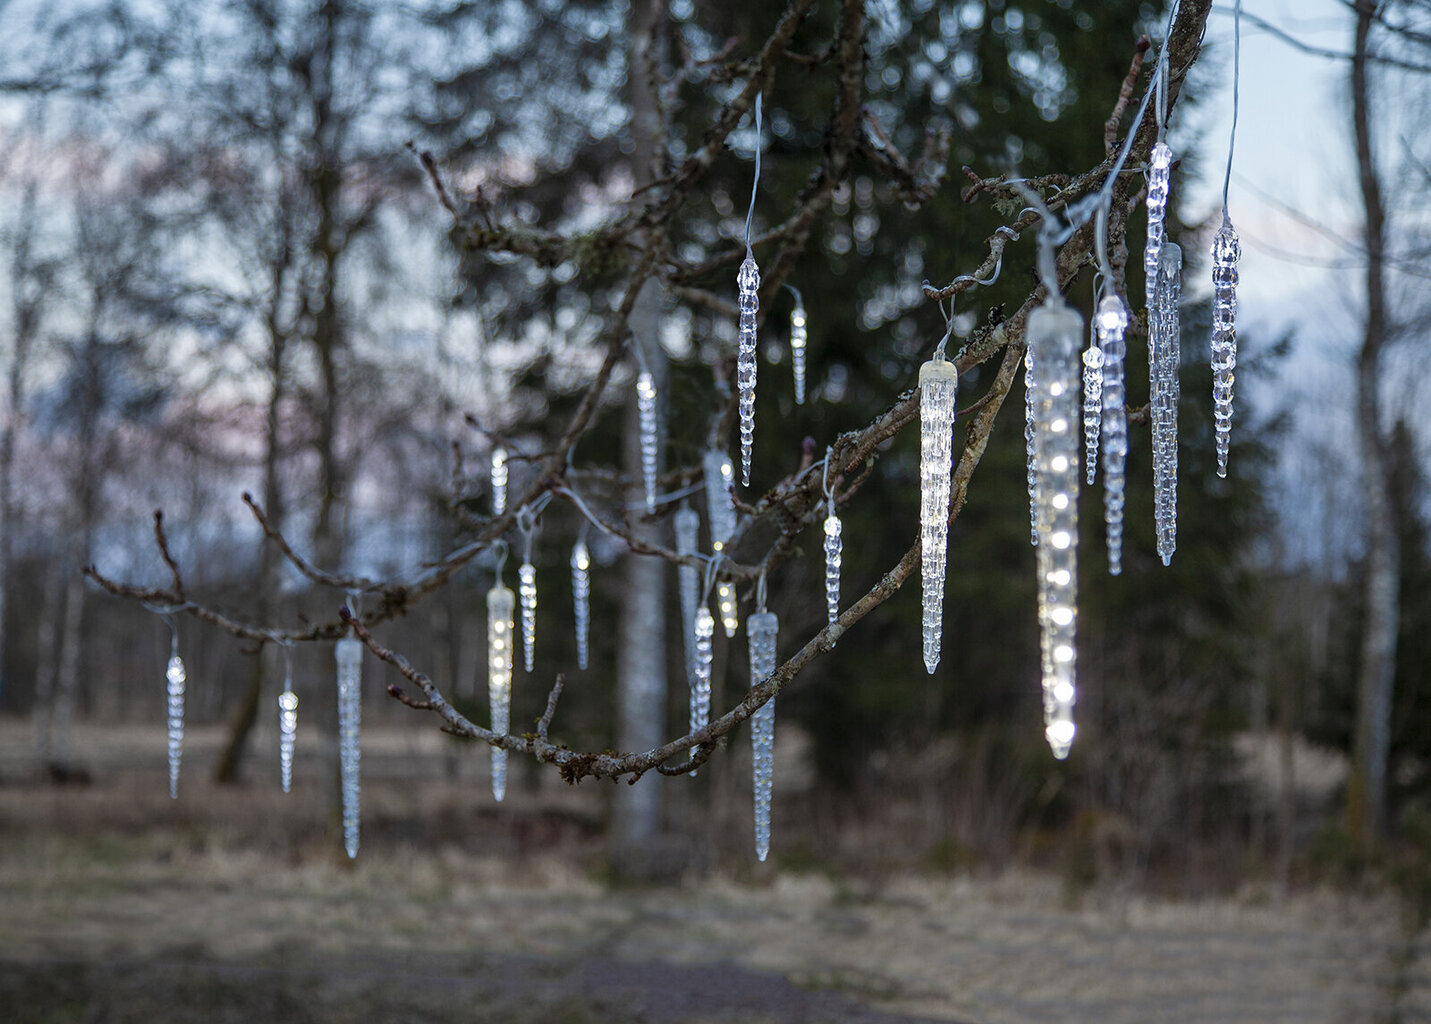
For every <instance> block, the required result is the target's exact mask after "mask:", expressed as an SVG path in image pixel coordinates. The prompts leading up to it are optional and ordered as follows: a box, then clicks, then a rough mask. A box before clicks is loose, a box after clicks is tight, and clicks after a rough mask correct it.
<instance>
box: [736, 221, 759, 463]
mask: <svg viewBox="0 0 1431 1024" xmlns="http://www.w3.org/2000/svg"><path fill="white" fill-rule="evenodd" d="M736 283H737V285H738V286H739V288H740V351H739V353H738V355H737V357H736V364H735V383H736V388H737V389H738V390H739V392H740V477H741V483H742V484H743V485H744V486H746V487H749V486H750V449H751V444H752V443H753V442H754V440H755V369H756V358H755V314H756V312H757V311H758V310H759V309H760V294H759V293H760V269H759V268H758V267H757V266H756V265H755V257H754V256H753V255H752V254H751V252H750V250H749V249H746V251H745V260H744V262H742V263H741V265H740V272H739V273H738V274H737V275H736Z"/></svg>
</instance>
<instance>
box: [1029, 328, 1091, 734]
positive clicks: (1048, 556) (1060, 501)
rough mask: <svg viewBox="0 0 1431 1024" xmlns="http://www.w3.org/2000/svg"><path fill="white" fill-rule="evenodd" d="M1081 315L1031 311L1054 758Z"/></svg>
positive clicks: (1066, 613)
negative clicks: (1036, 364)
mask: <svg viewBox="0 0 1431 1024" xmlns="http://www.w3.org/2000/svg"><path fill="white" fill-rule="evenodd" d="M1082 334H1083V318H1082V317H1080V316H1079V315H1078V313H1077V312H1075V311H1074V310H1073V309H1071V308H1070V307H1069V306H1067V305H1065V304H1064V303H1063V302H1062V301H1059V300H1054V301H1051V302H1047V303H1045V304H1044V305H1042V306H1040V307H1039V308H1037V309H1035V310H1034V311H1033V312H1032V313H1031V314H1029V320H1028V344H1029V348H1030V349H1031V350H1033V351H1034V352H1036V353H1037V356H1036V359H1037V362H1038V368H1039V369H1038V387H1037V389H1036V394H1035V399H1034V425H1035V441H1036V451H1035V461H1036V464H1037V470H1038V492H1039V503H1038V532H1039V541H1038V620H1039V632H1040V648H1041V652H1042V659H1041V660H1042V666H1043V707H1044V727H1045V734H1046V735H1047V737H1048V743H1049V746H1050V747H1051V748H1052V750H1053V756H1054V757H1057V758H1064V757H1067V756H1068V751H1069V748H1070V747H1071V746H1072V744H1073V732H1074V728H1073V703H1074V699H1075V688H1074V680H1075V673H1074V663H1075V658H1076V647H1075V634H1076V627H1077V621H1078V436H1077V432H1076V430H1075V428H1074V422H1075V417H1076V416H1077V415H1078V377H1079V374H1078V362H1079V359H1078V348H1079V344H1080V339H1081V337H1082Z"/></svg>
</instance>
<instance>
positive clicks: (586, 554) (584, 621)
mask: <svg viewBox="0 0 1431 1024" xmlns="http://www.w3.org/2000/svg"><path fill="white" fill-rule="evenodd" d="M571 606H572V619H573V621H574V622H575V624H576V667H577V668H580V669H585V668H586V666H587V662H588V661H590V659H591V552H590V551H588V550H587V547H586V541H585V540H583V539H582V538H580V537H578V538H577V541H576V543H575V544H574V545H572V549H571Z"/></svg>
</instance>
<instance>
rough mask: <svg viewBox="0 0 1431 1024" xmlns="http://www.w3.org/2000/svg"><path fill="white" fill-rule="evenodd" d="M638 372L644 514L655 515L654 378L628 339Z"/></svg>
mask: <svg viewBox="0 0 1431 1024" xmlns="http://www.w3.org/2000/svg"><path fill="white" fill-rule="evenodd" d="M632 344H633V345H634V346H635V348H636V355H637V357H638V358H639V359H640V361H641V372H640V373H639V374H637V376H636V417H637V426H638V430H639V434H640V440H641V480H642V483H643V484H644V485H645V489H646V512H647V514H648V515H649V514H651V513H654V512H655V511H656V472H657V468H658V464H659V462H660V457H661V439H660V435H659V434H658V432H657V424H658V420H657V416H656V378H655V377H654V376H653V375H652V373H651V371H650V370H649V369H648V368H647V367H646V357H645V356H643V355H642V354H641V343H640V342H638V341H636V339H635V338H632Z"/></svg>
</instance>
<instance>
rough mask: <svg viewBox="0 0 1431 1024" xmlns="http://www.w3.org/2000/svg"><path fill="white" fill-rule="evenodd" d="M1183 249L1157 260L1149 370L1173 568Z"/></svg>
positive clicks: (1160, 527) (1160, 498) (1156, 484)
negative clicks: (1179, 306) (1179, 304)
mask: <svg viewBox="0 0 1431 1024" xmlns="http://www.w3.org/2000/svg"><path fill="white" fill-rule="evenodd" d="M1182 272H1183V251H1182V249H1180V248H1178V246H1177V245H1175V244H1174V243H1172V242H1167V243H1165V244H1164V245H1163V251H1162V255H1161V257H1160V258H1159V261H1158V287H1157V290H1156V292H1155V294H1154V296H1153V304H1152V306H1151V307H1150V309H1151V315H1150V327H1151V329H1150V330H1149V331H1148V366H1149V378H1150V388H1149V395H1150V396H1151V400H1150V404H1151V406H1152V418H1153V522H1154V525H1155V526H1156V528H1157V533H1158V555H1159V557H1161V558H1162V560H1163V564H1164V565H1171V564H1172V561H1173V552H1174V551H1175V550H1176V549H1177V546H1178V401H1179V399H1180V397H1181V385H1180V383H1179V381H1178V370H1179V369H1180V367H1181V365H1182V346H1181V326H1182V325H1181V322H1180V318H1179V314H1178V302H1179V300H1180V298H1181V295H1182Z"/></svg>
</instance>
